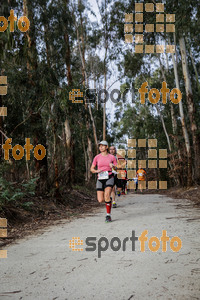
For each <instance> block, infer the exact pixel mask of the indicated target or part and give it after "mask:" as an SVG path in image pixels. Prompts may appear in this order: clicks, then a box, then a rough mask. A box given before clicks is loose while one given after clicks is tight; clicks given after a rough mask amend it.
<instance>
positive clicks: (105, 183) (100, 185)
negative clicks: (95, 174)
mask: <svg viewBox="0 0 200 300" xmlns="http://www.w3.org/2000/svg"><path fill="white" fill-rule="evenodd" d="M113 186H114V176H113V175H112V174H111V175H109V178H108V179H103V180H99V179H97V183H96V190H97V191H104V190H105V188H107V187H113Z"/></svg>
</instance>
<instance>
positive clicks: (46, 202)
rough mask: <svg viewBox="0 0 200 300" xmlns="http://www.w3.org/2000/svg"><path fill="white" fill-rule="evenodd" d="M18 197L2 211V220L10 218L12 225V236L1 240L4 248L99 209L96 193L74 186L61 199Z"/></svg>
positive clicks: (1, 209)
mask: <svg viewBox="0 0 200 300" xmlns="http://www.w3.org/2000/svg"><path fill="white" fill-rule="evenodd" d="M17 193H20V192H19V191H18V192H17ZM18 196H19V195H18ZM18 196H16V197H14V199H12V201H8V202H7V203H6V205H3V206H1V207H0V218H6V219H7V222H8V236H7V238H1V239H0V247H2V246H4V245H6V244H9V243H11V242H13V241H14V240H16V239H19V238H23V237H25V236H27V235H30V234H33V233H34V232H35V231H36V230H38V229H42V228H44V227H46V226H49V225H53V224H54V223H56V222H57V221H58V220H61V219H66V220H72V219H73V218H76V217H80V216H81V215H84V214H87V213H89V212H92V211H95V210H96V209H97V208H98V207H99V204H98V201H97V200H96V191H95V190H94V188H92V187H85V186H84V187H82V186H74V187H73V189H72V190H70V191H65V192H63V193H62V196H60V197H58V198H57V199H56V198H55V197H47V196H44V197H41V196H40V197H36V196H31V195H29V196H28V197H25V196H24V194H23V195H22V194H20V196H23V198H21V199H19V198H18ZM10 197H12V195H10ZM9 199H11V198H9ZM16 199H17V200H16ZM16 201H17V202H16Z"/></svg>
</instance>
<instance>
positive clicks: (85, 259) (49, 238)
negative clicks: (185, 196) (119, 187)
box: [0, 194, 200, 300]
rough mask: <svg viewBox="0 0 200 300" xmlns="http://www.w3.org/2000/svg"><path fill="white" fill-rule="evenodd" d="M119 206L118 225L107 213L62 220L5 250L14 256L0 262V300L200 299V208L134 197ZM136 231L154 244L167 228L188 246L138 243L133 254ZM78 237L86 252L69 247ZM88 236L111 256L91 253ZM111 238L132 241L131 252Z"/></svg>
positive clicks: (115, 212)
mask: <svg viewBox="0 0 200 300" xmlns="http://www.w3.org/2000/svg"><path fill="white" fill-rule="evenodd" d="M118 203H119V206H118V208H117V209H113V210H112V218H113V222H112V223H108V224H107V223H105V222H104V219H105V208H104V207H102V209H100V210H99V212H98V213H96V214H95V215H88V216H86V217H84V218H79V219H76V220H74V221H72V222H67V221H62V223H61V224H59V225H56V226H52V227H49V228H48V229H45V231H43V232H42V233H39V234H37V235H36V236H34V237H33V236H32V237H29V238H26V239H23V240H20V241H18V243H17V244H14V245H10V246H7V247H6V248H7V250H8V258H7V259H1V260H0V275H1V276H0V299H34V300H35V299H37V300H38V299H44V300H47V299H49V300H53V299H63V300H64V299H68V300H73V299H87V300H88V299H89V300H90V299H101V300H102V299H111V300H112V299H113V300H114V299H119V300H121V299H124V300H128V299H180V300H182V299H200V251H199V250H200V237H199V236H200V235H199V234H200V230H199V229H200V219H199V209H194V208H192V206H191V204H190V202H189V201H187V200H173V199H170V198H167V197H165V196H160V195H133V194H130V195H127V196H125V197H124V196H122V197H121V198H120V200H119V201H118ZM133 230H134V231H135V235H136V236H137V237H139V236H140V235H141V233H142V232H143V231H144V230H148V234H147V237H148V240H149V239H150V238H151V237H152V236H157V237H158V238H160V237H161V235H162V230H166V231H167V235H168V236H169V238H170V239H171V238H172V237H173V236H178V237H179V238H180V239H181V240H182V248H181V250H180V251H179V252H173V251H172V250H171V249H170V242H167V251H166V252H162V243H161V244H160V249H159V250H158V251H157V252H151V251H150V250H149V249H148V241H147V242H145V250H146V251H145V252H141V251H140V242H139V241H136V242H135V251H132V242H131V241H130V237H131V236H132V231H133ZM72 237H80V238H81V239H82V240H83V246H76V247H77V248H80V247H82V248H83V251H76V252H75V251H72V249H71V248H69V241H70V240H71V239H72ZM87 237H96V242H95V244H96V247H97V248H98V249H100V248H99V246H100V245H98V241H99V239H100V238H102V237H106V238H107V240H108V243H109V247H108V250H107V251H102V252H101V253H100V251H98V249H96V251H86V250H85V249H86V247H88V248H89V246H87V245H86V238H87ZM113 237H119V238H120V239H121V241H123V240H124V239H125V238H126V237H128V238H129V240H128V241H127V242H126V250H125V251H122V248H121V249H119V250H118V251H113V250H112V249H111V247H110V241H111V239H112V238H113ZM100 242H101V246H102V248H103V247H104V246H105V242H103V241H102V239H101V240H100ZM117 244H118V243H117V242H115V243H114V244H113V247H117ZM124 244H125V243H124ZM122 245H123V243H122ZM153 245H154V244H153ZM174 245H175V246H176V243H175V244H174ZM99 256H101V257H99Z"/></svg>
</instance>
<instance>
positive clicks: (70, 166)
mask: <svg viewBox="0 0 200 300" xmlns="http://www.w3.org/2000/svg"><path fill="white" fill-rule="evenodd" d="M64 129H65V151H66V164H65V169H66V171H67V174H68V176H67V177H68V183H69V184H71V183H74V177H75V174H74V172H75V168H74V156H73V141H72V134H71V128H70V124H69V120H68V119H67V118H66V119H65V123H64Z"/></svg>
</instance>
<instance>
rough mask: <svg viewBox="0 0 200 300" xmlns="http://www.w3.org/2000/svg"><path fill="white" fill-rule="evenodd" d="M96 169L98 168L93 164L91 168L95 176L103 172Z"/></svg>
mask: <svg viewBox="0 0 200 300" xmlns="http://www.w3.org/2000/svg"><path fill="white" fill-rule="evenodd" d="M95 167H96V166H95V165H93V164H92V166H91V168H90V172H92V173H94V174H95V173H100V172H102V171H101V170H95Z"/></svg>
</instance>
